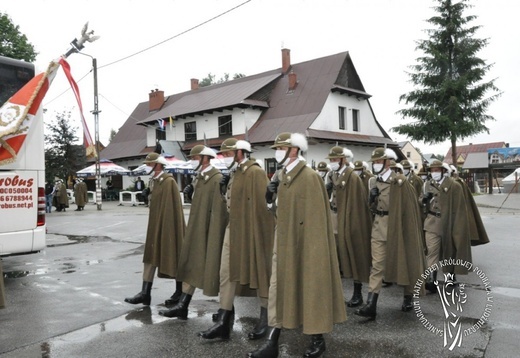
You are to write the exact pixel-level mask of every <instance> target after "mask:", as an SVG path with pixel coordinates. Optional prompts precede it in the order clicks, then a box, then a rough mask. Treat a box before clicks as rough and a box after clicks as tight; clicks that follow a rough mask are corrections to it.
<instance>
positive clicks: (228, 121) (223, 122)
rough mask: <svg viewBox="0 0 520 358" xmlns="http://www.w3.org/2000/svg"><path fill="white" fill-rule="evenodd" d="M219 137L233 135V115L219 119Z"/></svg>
mask: <svg viewBox="0 0 520 358" xmlns="http://www.w3.org/2000/svg"><path fill="white" fill-rule="evenodd" d="M218 135H219V136H222V135H233V122H232V117H231V115H227V116H220V117H218Z"/></svg>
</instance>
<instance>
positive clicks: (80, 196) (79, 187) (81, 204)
mask: <svg viewBox="0 0 520 358" xmlns="http://www.w3.org/2000/svg"><path fill="white" fill-rule="evenodd" d="M74 200H75V202H76V206H77V207H78V208H77V209H76V211H81V210H83V209H84V208H85V205H86V204H87V203H88V192H87V184H86V183H85V182H84V181H83V180H82V179H78V181H77V182H76V184H75V185H74Z"/></svg>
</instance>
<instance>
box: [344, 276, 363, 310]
mask: <svg viewBox="0 0 520 358" xmlns="http://www.w3.org/2000/svg"><path fill="white" fill-rule="evenodd" d="M362 286H363V285H362V284H361V282H354V293H353V294H352V298H351V299H350V301H348V302H347V307H357V306H359V305H360V304H362V303H363V295H362V294H361V287H362Z"/></svg>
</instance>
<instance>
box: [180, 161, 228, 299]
mask: <svg viewBox="0 0 520 358" xmlns="http://www.w3.org/2000/svg"><path fill="white" fill-rule="evenodd" d="M221 178H222V174H221V173H220V171H219V170H218V169H216V168H212V169H210V170H209V171H207V172H204V173H202V174H199V175H198V176H197V183H196V185H195V191H194V194H193V199H192V202H191V209H190V217H189V220H188V226H187V227H186V234H185V236H184V240H183V242H182V249H181V255H180V261H179V271H178V273H177V278H178V279H179V281H182V282H186V283H188V284H190V285H191V286H194V287H197V288H200V289H202V291H203V293H204V295H206V296H217V295H218V291H219V284H220V281H219V280H220V276H219V270H220V258H221V254H222V243H223V241H224V233H225V230H226V226H227V223H228V212H227V208H226V202H225V200H224V198H223V197H222V195H221V194H220V180H221Z"/></svg>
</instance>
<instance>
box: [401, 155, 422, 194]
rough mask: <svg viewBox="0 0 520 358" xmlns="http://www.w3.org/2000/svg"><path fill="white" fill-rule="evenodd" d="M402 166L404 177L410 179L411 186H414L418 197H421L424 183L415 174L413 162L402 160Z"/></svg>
mask: <svg viewBox="0 0 520 358" xmlns="http://www.w3.org/2000/svg"><path fill="white" fill-rule="evenodd" d="M401 165H402V166H403V174H404V176H405V177H406V178H407V179H408V181H409V182H410V184H412V186H413V188H414V189H415V192H416V193H417V197H419V196H420V195H421V192H422V187H423V183H424V182H423V181H422V179H421V178H419V177H418V176H417V175H416V174H415V173H414V171H413V165H412V162H410V161H409V160H402V161H401Z"/></svg>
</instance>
